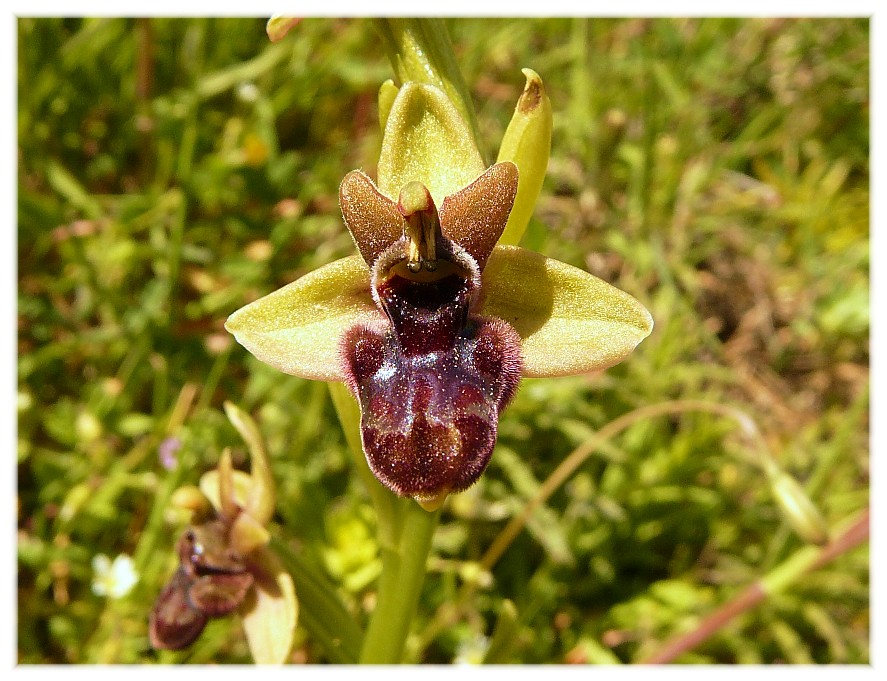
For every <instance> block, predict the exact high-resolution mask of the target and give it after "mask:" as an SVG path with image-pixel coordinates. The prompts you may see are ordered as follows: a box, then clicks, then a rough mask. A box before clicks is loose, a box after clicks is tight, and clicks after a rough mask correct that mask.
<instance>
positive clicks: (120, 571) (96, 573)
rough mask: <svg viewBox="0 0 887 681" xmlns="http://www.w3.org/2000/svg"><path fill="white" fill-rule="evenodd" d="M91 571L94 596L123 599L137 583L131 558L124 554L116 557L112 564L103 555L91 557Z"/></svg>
mask: <svg viewBox="0 0 887 681" xmlns="http://www.w3.org/2000/svg"><path fill="white" fill-rule="evenodd" d="M92 571H93V578H92V592H93V593H94V594H95V595H96V596H108V597H109V598H123V597H124V596H125V595H126V594H128V593H129V592H130V591H131V590H132V587H134V586H135V584H136V582H138V581H139V576H138V574H137V573H136V571H135V568H134V567H133V564H132V558H130V557H129V556H127V555H126V554H125V553H121V554H120V555H119V556H117V557H116V558H115V559H114V562H113V563H112V562H111V560H110V559H109V558H108V556H106V555H105V554H103V553H99V554H97V555H96V556H93V559H92Z"/></svg>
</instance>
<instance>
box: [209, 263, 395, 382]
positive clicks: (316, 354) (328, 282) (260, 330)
mask: <svg viewBox="0 0 887 681" xmlns="http://www.w3.org/2000/svg"><path fill="white" fill-rule="evenodd" d="M381 314H382V313H381V312H379V311H378V309H377V308H376V306H375V304H374V303H373V299H372V296H371V294H370V276H369V271H368V270H367V265H366V263H365V262H364V261H363V258H361V257H360V256H359V255H354V256H351V257H348V258H342V259H341V260H337V261H335V262H332V263H330V264H329V265H324V266H323V267H321V268H319V269H316V270H314V271H313V272H310V273H308V274H306V275H305V276H303V277H301V278H299V279H297V280H296V281H294V282H292V283H291V284H288V285H286V286H284V287H283V288H281V289H278V290H276V291H274V292H273V293H269V294H268V295H267V296H265V297H264V298H260V299H259V300H256V301H255V302H253V303H250V304H249V305H247V306H245V307H242V308H240V309H239V310H237V312H235V313H234V314H232V315H231V316H230V317H228V321H227V322H226V323H225V328H226V329H227V330H228V331H229V332H230V333H232V334H234V337H235V338H236V339H237V341H238V342H239V343H240V344H241V345H243V346H244V347H245V348H246V349H247V350H249V351H250V352H251V353H252V354H253V355H255V356H256V357H257V358H259V359H260V360H262V361H263V362H265V363H266V364H270V365H271V366H273V367H274V368H275V369H278V370H280V371H282V372H284V373H287V374H291V375H293V376H301V377H302V378H310V379H314V380H320V381H343V380H345V376H344V374H343V373H342V366H341V364H342V362H341V360H340V357H339V338H340V337H341V336H342V334H343V333H344V332H345V331H347V330H348V329H349V328H351V327H352V326H353V325H354V324H356V323H358V322H360V321H370V320H373V319H378V318H379V316H380V315H381Z"/></svg>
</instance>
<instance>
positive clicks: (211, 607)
mask: <svg viewBox="0 0 887 681" xmlns="http://www.w3.org/2000/svg"><path fill="white" fill-rule="evenodd" d="M177 550H178V554H179V568H178V569H177V570H176V572H175V574H173V576H172V578H171V579H170V581H169V583H168V584H167V585H166V586H165V587H164V589H163V591H161V593H160V596H158V598H157V602H156V603H155V605H154V608H153V610H152V611H151V615H150V617H149V626H148V633H149V636H150V639H151V645H152V646H153V647H154V648H160V649H166V650H180V649H182V648H186V647H188V646H189V645H191V644H192V643H193V642H194V641H195V640H197V637H198V636H200V634H201V632H202V631H203V628H204V627H205V626H206V623H207V621H208V619H209V618H210V617H223V616H225V615H229V614H231V613H232V612H233V611H234V610H236V609H237V608H238V607H239V606H240V604H241V603H243V601H244V599H245V598H246V594H247V592H248V591H249V588H250V587H251V586H252V584H253V576H252V574H250V573H249V572H247V570H246V566H245V564H244V561H243V558H242V556H240V555H238V554H237V553H236V552H234V551H232V550H231V548H230V547H229V546H228V527H227V525H226V524H225V523H223V522H222V521H221V520H215V521H211V522H208V523H204V524H202V525H195V526H193V527H190V528H188V530H187V531H186V532H185V533H184V534H183V535H182V537H181V538H180V539H179V542H178V546H177Z"/></svg>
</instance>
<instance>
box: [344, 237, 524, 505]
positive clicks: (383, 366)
mask: <svg viewBox="0 0 887 681" xmlns="http://www.w3.org/2000/svg"><path fill="white" fill-rule="evenodd" d="M405 248H406V246H405V239H402V240H400V241H397V242H395V243H394V244H392V245H391V246H390V247H389V248H388V249H387V250H386V251H385V252H384V253H382V254H381V255H380V256H379V258H378V259H377V261H376V263H375V264H374V267H373V292H374V295H375V298H376V300H377V303H378V304H379V306H380V308H381V309H382V311H383V312H384V313H385V315H386V317H387V322H388V323H387V324H385V325H384V326H382V325H379V327H378V328H375V327H370V326H364V325H361V326H356V327H354V328H352V329H350V330H349V332H348V333H346V334H345V336H344V337H343V341H342V349H343V357H344V359H345V363H346V369H347V374H348V376H349V385H350V388H351V390H352V392H353V393H354V394H355V396H356V397H357V399H358V400H359V401H360V405H361V434H362V438H363V446H364V451H365V453H366V456H367V461H368V463H369V466H370V469H371V470H372V471H373V473H374V474H375V476H376V477H377V478H378V479H379V480H380V481H381V482H382V483H383V484H385V485H386V486H387V487H389V488H390V489H392V490H393V491H394V492H396V493H397V494H399V495H401V496H411V497H414V498H416V499H419V500H428V499H433V498H436V497H438V496H439V495H440V494H443V493H447V492H459V491H462V490H464V489H466V488H467V487H469V486H470V485H472V484H473V483H474V482H475V481H476V480H477V479H478V477H480V475H481V473H482V472H483V471H484V469H485V468H486V466H487V464H488V463H489V460H490V455H491V454H492V451H493V446H494V444H495V442H496V431H497V424H498V418H499V413H500V412H501V411H502V409H504V408H505V406H506V405H507V404H508V402H509V400H510V399H511V398H512V397H513V395H514V393H515V391H516V389H517V385H518V382H519V380H520V367H521V357H520V339H519V338H518V335H517V333H516V332H515V331H514V330H513V329H512V328H511V327H510V326H509V325H508V324H506V323H505V322H503V321H501V320H499V319H493V318H487V317H482V316H479V315H476V314H472V313H471V305H472V303H473V301H474V297H475V294H476V290H477V288H478V286H479V281H480V273H479V269H478V267H477V264H476V263H475V261H474V260H473V258H472V257H471V256H470V255H469V254H468V253H467V252H466V251H465V250H463V249H462V248H461V247H459V246H458V245H456V244H454V243H453V242H451V241H449V240H447V239H445V238H443V237H440V236H439V237H438V239H437V245H436V252H437V256H438V259H437V261H436V263H434V268H433V269H432V270H431V271H425V272H420V273H418V274H417V273H415V272H413V271H411V270H409V269H407V267H406V265H405V263H404V256H403V254H404V252H405ZM427 269H431V268H427Z"/></svg>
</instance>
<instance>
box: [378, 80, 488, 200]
mask: <svg viewBox="0 0 887 681" xmlns="http://www.w3.org/2000/svg"><path fill="white" fill-rule="evenodd" d="M484 170H485V167H484V164H483V161H482V159H481V156H480V152H479V151H478V149H477V146H476V145H475V143H474V138H473V137H472V134H471V130H470V129H469V128H468V126H467V124H466V123H465V121H464V119H463V118H462V116H461V115H460V114H459V111H458V110H457V109H456V108H455V107H454V106H453V104H452V102H450V100H449V99H447V96H446V95H445V94H444V93H443V91H442V90H440V89H438V88H436V87H434V86H432V85H424V84H421V83H414V82H409V83H404V85H403V86H401V88H400V89H399V90H398V93H397V97H395V99H394V102H393V103H392V105H391V110H390V112H389V113H388V117H387V121H386V124H385V133H384V136H383V138H382V151H381V153H380V155H379V165H378V178H377V183H376V184H377V185H378V187H379V191H381V192H382V193H383V194H384V195H385V196H387V197H389V198H390V199H392V200H394V201H396V200H397V197H398V195H399V194H400V190H401V189H402V188H403V187H404V185H406V184H408V183H409V182H421V183H422V184H424V185H425V186H426V187H428V190H429V191H430V192H431V196H432V198H433V199H434V203H435V204H436V205H438V206H439V205H441V203H442V202H443V199H444V197H445V196H449V195H450V194H455V193H456V192H457V191H459V190H460V189H462V188H463V187H466V186H468V185H469V184H471V182H473V181H474V179H475V178H477V177H478V175H480V174H481V173H482V172H483V171H484Z"/></svg>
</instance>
